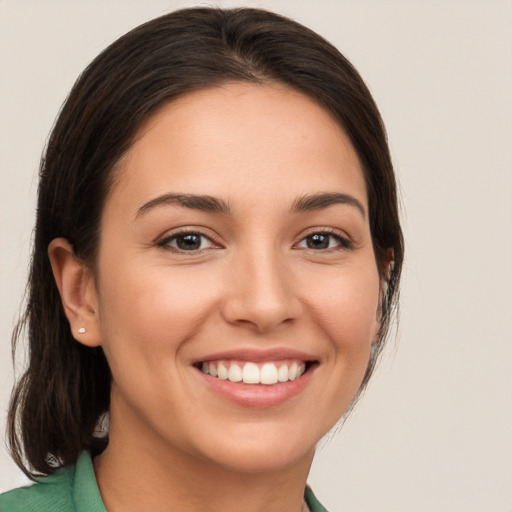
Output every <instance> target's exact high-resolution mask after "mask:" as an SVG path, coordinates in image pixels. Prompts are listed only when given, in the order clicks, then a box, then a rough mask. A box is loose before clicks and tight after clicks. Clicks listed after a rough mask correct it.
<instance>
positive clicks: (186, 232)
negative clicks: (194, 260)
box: [157, 230, 220, 254]
mask: <svg viewBox="0 0 512 512" xmlns="http://www.w3.org/2000/svg"><path fill="white" fill-rule="evenodd" d="M187 235H189V236H191V235H195V236H197V237H199V238H201V239H202V240H208V241H209V242H210V243H211V244H212V245H213V247H208V248H205V249H193V250H190V251H188V250H186V249H181V248H180V247H173V246H172V245H171V242H173V241H176V242H177V241H178V240H179V239H180V237H181V238H184V237H186V236H187ZM177 243H178V242H177ZM157 246H158V247H161V248H163V249H167V250H170V251H172V252H176V253H182V254H185V253H189V254H201V253H202V252H203V251H205V250H207V249H210V248H216V249H217V248H219V247H220V244H218V243H217V242H216V241H215V240H213V239H212V237H211V236H207V235H205V234H204V233H201V232H200V231H194V230H184V231H179V232H178V233H174V234H172V235H171V236H168V237H166V238H164V239H163V240H162V241H160V242H158V243H157Z"/></svg>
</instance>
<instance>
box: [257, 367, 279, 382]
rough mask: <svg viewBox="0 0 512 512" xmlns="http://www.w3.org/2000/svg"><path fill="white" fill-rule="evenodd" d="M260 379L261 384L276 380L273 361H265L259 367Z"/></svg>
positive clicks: (275, 369)
mask: <svg viewBox="0 0 512 512" xmlns="http://www.w3.org/2000/svg"><path fill="white" fill-rule="evenodd" d="M260 381H261V383H262V384H267V385H269V384H275V383H276V382H277V368H276V365H275V364H273V363H265V364H264V365H263V366H262V367H261V375H260Z"/></svg>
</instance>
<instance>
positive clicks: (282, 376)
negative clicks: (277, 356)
mask: <svg viewBox="0 0 512 512" xmlns="http://www.w3.org/2000/svg"><path fill="white" fill-rule="evenodd" d="M277 379H278V380H279V382H286V381H287V380H288V366H286V365H285V364H282V365H281V366H280V367H279V370H277Z"/></svg>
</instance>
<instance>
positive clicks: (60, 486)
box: [0, 452, 327, 512]
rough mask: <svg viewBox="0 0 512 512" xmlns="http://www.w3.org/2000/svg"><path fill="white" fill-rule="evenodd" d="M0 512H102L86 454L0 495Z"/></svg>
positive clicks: (311, 498) (318, 511)
mask: <svg viewBox="0 0 512 512" xmlns="http://www.w3.org/2000/svg"><path fill="white" fill-rule="evenodd" d="M304 498H305V499H306V503H307V504H308V507H309V509H310V511H311V512H327V510H326V509H325V508H324V507H323V506H322V505H321V504H320V502H319V501H318V500H317V499H316V497H315V495H314V494H313V491H312V490H311V489H310V488H309V487H306V490H305V493H304ZM0 512H106V509H105V505H104V504H103V501H102V500H101V495H100V491H99V490H98V486H97V484H96V478H95V476H94V468H93V466H92V459H91V455H90V453H89V452H84V453H83V454H82V455H81V456H80V458H79V459H78V462H77V463H76V465H75V466H69V467H67V468H63V469H61V470H59V471H57V472H56V473H55V474H54V475H51V476H49V477H46V478H41V479H40V480H38V481H37V482H36V483H35V484H33V485H30V486H28V487H21V488H19V489H14V490H12V491H9V492H6V493H5V494H2V495H0Z"/></svg>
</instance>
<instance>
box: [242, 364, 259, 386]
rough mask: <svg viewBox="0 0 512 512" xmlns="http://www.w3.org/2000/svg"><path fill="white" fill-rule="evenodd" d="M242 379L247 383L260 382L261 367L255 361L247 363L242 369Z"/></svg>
mask: <svg viewBox="0 0 512 512" xmlns="http://www.w3.org/2000/svg"><path fill="white" fill-rule="evenodd" d="M242 380H243V381H244V382H245V383H246V384H259V382H260V369H259V368H258V366H257V365H256V364H254V363H245V364H244V369H243V370H242Z"/></svg>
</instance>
